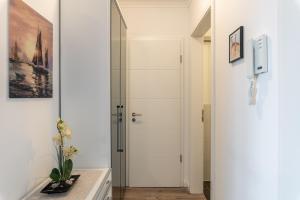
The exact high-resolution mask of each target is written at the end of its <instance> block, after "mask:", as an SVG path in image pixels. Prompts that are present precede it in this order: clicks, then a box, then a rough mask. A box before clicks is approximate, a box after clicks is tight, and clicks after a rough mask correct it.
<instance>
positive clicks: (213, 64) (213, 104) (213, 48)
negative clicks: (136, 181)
mask: <svg viewBox="0 0 300 200" xmlns="http://www.w3.org/2000/svg"><path fill="white" fill-rule="evenodd" d="M215 9H216V6H215V0H211V3H210V5H209V6H208V7H207V9H206V10H205V12H204V13H205V14H204V16H202V18H201V19H200V20H199V22H198V26H197V28H196V29H202V28H203V27H204V28H206V26H207V23H202V24H201V22H203V21H205V17H207V15H206V14H207V13H208V12H210V29H211V186H210V190H211V191H210V192H211V196H210V198H211V200H216V109H217V108H216V43H215V41H216V25H215ZM202 20H203V21H202ZM206 22H207V21H206ZM195 31H196V30H195ZM198 31H199V30H198ZM199 32H201V30H200V31H199ZM202 33H203V32H202ZM195 36H196V35H194V34H192V37H195ZM201 95H202V97H203V94H201ZM202 131H203V127H202Z"/></svg>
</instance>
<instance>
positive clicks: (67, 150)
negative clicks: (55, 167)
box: [64, 146, 78, 159]
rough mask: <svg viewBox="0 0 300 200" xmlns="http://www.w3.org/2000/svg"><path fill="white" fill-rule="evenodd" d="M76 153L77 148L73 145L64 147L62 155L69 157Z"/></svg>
mask: <svg viewBox="0 0 300 200" xmlns="http://www.w3.org/2000/svg"><path fill="white" fill-rule="evenodd" d="M77 153H78V149H77V148H76V147H74V146H70V147H67V148H64V156H65V157H66V159H71V158H72V157H73V156H74V155H75V154H77Z"/></svg>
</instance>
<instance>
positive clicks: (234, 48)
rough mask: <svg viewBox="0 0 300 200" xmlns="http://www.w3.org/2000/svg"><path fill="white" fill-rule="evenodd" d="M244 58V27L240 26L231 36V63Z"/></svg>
mask: <svg viewBox="0 0 300 200" xmlns="http://www.w3.org/2000/svg"><path fill="white" fill-rule="evenodd" d="M243 58H244V27H243V26H240V27H239V28H238V29H236V30H235V31H234V32H233V33H231V34H230V35H229V63H234V62H236V61H238V60H240V59H243Z"/></svg>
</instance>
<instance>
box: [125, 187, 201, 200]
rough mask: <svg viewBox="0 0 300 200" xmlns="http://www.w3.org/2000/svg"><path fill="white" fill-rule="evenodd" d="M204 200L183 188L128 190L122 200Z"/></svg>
mask: <svg viewBox="0 0 300 200" xmlns="http://www.w3.org/2000/svg"><path fill="white" fill-rule="evenodd" d="M141 199H143V200H206V199H205V197H204V196H203V195H196V194H189V193H188V192H187V191H186V189H184V188H128V189H127V190H126V192H125V198H124V200H141Z"/></svg>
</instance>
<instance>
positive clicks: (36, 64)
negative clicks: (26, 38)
mask: <svg viewBox="0 0 300 200" xmlns="http://www.w3.org/2000/svg"><path fill="white" fill-rule="evenodd" d="M47 54H48V53H47ZM45 55H46V54H45ZM45 60H47V65H48V58H45ZM32 67H33V69H34V71H35V72H36V73H41V74H48V73H49V72H48V69H47V68H48V67H46V66H45V65H44V59H43V42H42V31H41V30H39V29H38V34H37V39H36V45H35V52H34V55H33V58H32Z"/></svg>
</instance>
